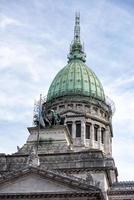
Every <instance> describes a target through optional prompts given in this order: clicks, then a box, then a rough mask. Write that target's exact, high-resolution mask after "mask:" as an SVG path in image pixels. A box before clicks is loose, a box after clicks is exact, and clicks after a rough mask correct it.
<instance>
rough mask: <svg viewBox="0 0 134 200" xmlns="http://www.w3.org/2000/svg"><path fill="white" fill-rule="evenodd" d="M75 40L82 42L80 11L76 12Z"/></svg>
mask: <svg viewBox="0 0 134 200" xmlns="http://www.w3.org/2000/svg"><path fill="white" fill-rule="evenodd" d="M74 42H78V43H80V13H77V12H76V13H75V27H74Z"/></svg>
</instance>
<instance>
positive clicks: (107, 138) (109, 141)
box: [105, 126, 112, 154]
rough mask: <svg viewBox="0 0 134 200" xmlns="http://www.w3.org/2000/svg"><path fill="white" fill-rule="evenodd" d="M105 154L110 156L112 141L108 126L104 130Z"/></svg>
mask: <svg viewBox="0 0 134 200" xmlns="http://www.w3.org/2000/svg"><path fill="white" fill-rule="evenodd" d="M105 152H106V154H112V139H111V134H110V128H109V127H108V126H107V127H106V130H105Z"/></svg>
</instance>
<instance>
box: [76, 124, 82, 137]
mask: <svg viewBox="0 0 134 200" xmlns="http://www.w3.org/2000/svg"><path fill="white" fill-rule="evenodd" d="M76 137H81V122H80V121H77V122H76Z"/></svg>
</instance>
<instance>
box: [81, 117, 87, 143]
mask: <svg viewBox="0 0 134 200" xmlns="http://www.w3.org/2000/svg"><path fill="white" fill-rule="evenodd" d="M81 144H84V145H85V144H86V126H85V121H84V120H82V121H81Z"/></svg>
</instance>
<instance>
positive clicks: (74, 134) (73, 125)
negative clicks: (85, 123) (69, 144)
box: [72, 121, 76, 139]
mask: <svg viewBox="0 0 134 200" xmlns="http://www.w3.org/2000/svg"><path fill="white" fill-rule="evenodd" d="M72 138H73V139H75V138H76V124H75V122H74V121H72Z"/></svg>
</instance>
